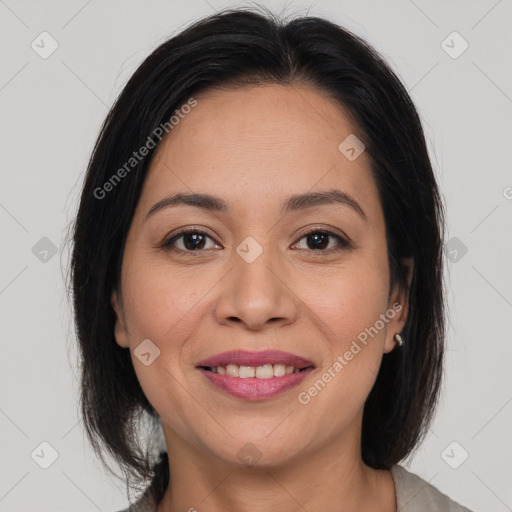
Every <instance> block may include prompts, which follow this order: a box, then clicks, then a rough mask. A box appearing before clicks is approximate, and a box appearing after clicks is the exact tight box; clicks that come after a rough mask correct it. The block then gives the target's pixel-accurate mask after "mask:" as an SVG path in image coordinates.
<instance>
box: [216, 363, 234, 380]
mask: <svg viewBox="0 0 512 512" xmlns="http://www.w3.org/2000/svg"><path fill="white" fill-rule="evenodd" d="M217 368H218V367H217ZM226 375H229V376H230V377H238V366H237V365H236V364H228V365H227V366H226Z"/></svg>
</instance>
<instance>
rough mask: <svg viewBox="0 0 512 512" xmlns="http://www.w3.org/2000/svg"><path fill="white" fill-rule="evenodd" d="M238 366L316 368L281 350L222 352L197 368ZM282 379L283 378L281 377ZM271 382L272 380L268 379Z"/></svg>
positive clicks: (300, 358)
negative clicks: (274, 365)
mask: <svg viewBox="0 0 512 512" xmlns="http://www.w3.org/2000/svg"><path fill="white" fill-rule="evenodd" d="M228 364H236V365H238V366H262V365H264V364H284V365H286V366H294V367H295V368H307V367H308V366H313V367H314V366H315V365H314V364H313V363H312V362H311V361H309V360H308V359H305V358H304V357H299V356H296V355H295V354H291V353H290V352H282V351H281V350H263V351H261V352H249V351H246V350H232V351H230V352H222V353H221V354H217V355H215V356H212V357H209V358H208V359H204V360H203V361H201V362H199V363H198V364H197V366H209V367H212V366H227V365H228ZM279 378H281V377H279ZM268 380H271V379H268Z"/></svg>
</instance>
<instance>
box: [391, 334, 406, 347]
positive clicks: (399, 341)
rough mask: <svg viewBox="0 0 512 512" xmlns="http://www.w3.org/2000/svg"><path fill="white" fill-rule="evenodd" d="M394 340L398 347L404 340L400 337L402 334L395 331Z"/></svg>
mask: <svg viewBox="0 0 512 512" xmlns="http://www.w3.org/2000/svg"><path fill="white" fill-rule="evenodd" d="M393 338H394V340H395V341H396V343H397V345H398V346H399V347H401V346H402V345H403V344H404V340H403V338H402V336H400V334H399V333H398V332H397V333H396V334H395V335H394V336H393Z"/></svg>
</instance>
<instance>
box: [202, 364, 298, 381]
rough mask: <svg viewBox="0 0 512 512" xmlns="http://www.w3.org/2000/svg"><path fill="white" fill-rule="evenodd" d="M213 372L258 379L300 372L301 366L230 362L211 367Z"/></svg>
mask: <svg viewBox="0 0 512 512" xmlns="http://www.w3.org/2000/svg"><path fill="white" fill-rule="evenodd" d="M210 370H211V371H212V372H213V373H218V374H219V375H227V376H229V377H239V378H241V379H249V378H252V377H256V378H258V379H271V378H272V377H282V376H283V375H289V374H290V373H299V372H300V370H299V368H295V367H293V366H286V365H284V364H274V365H272V364H263V365H261V366H257V367H256V366H238V365H236V364H228V365H227V366H226V367H224V366H214V367H212V368H210Z"/></svg>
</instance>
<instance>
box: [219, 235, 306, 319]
mask: <svg viewBox="0 0 512 512" xmlns="http://www.w3.org/2000/svg"><path fill="white" fill-rule="evenodd" d="M269 239H270V237H262V239H260V241H262V243H259V242H258V241H257V240H256V239H255V238H253V237H250V236H249V237H247V238H245V239H244V240H243V241H242V242H241V243H240V244H239V245H238V246H237V247H236V248H235V250H234V251H233V254H232V262H233V267H232V270H231V272H230V273H229V276H228V277H227V281H226V283H225V286H224V288H223V291H222V297H221V299H220V300H219V302H218V304H217V315H218V320H219V321H220V322H225V321H228V320H235V319H238V321H241V322H243V323H245V324H246V325H247V326H248V327H249V328H251V329H256V328H259V327H261V326H263V325H264V324H265V323H266V322H268V321H269V320H272V321H276V320H277V319H281V320H282V321H283V322H285V323H288V322H291V321H293V319H294V318H295V314H296V313H295V301H294V299H293V296H292V295H293V294H292V292H291V291H290V289H289V288H288V287H287V286H285V284H284V283H283V281H282V280H283V273H282V265H281V264H280V262H279V257H278V254H277V253H276V251H273V250H272V249H271V248H270V247H266V245H267V243H268V241H269ZM280 270H281V272H280Z"/></svg>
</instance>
